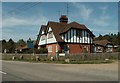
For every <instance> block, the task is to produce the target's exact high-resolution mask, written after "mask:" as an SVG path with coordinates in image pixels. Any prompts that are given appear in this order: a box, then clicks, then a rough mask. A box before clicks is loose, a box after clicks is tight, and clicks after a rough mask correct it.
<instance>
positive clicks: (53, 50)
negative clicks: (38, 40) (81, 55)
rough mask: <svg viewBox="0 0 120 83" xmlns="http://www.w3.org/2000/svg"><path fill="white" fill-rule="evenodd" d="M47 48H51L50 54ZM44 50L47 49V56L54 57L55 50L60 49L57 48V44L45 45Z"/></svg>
mask: <svg viewBox="0 0 120 83" xmlns="http://www.w3.org/2000/svg"><path fill="white" fill-rule="evenodd" d="M56 46H57V48H56ZM49 47H52V51H51V52H49ZM46 48H47V49H48V55H53V56H55V54H56V50H59V49H60V47H59V45H58V44H50V45H46Z"/></svg>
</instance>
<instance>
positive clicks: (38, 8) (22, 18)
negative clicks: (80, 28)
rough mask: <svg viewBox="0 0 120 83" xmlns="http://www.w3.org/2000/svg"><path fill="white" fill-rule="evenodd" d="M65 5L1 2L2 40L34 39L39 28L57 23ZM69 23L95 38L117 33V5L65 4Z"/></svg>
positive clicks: (55, 3) (64, 9)
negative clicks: (49, 22) (78, 25)
mask: <svg viewBox="0 0 120 83" xmlns="http://www.w3.org/2000/svg"><path fill="white" fill-rule="evenodd" d="M66 5H67V3H65V2H28V3H27V2H26V3H25V2H3V3H2V17H3V18H2V39H6V40H8V39H10V38H12V39H13V40H14V41H18V40H19V39H24V40H27V39H29V38H32V39H34V40H35V39H36V38H37V35H38V33H39V29H40V26H41V25H42V24H43V25H45V24H47V22H48V21H55V22H58V21H59V20H58V19H59V17H60V16H59V13H58V11H60V14H63V15H64V14H66V9H67V8H66ZM68 5H69V14H68V18H69V23H70V22H72V21H76V22H78V23H80V24H85V25H86V27H87V28H88V29H90V30H91V31H93V33H94V34H95V35H96V36H98V35H99V34H102V35H104V34H109V33H117V32H118V3H117V2H76V3H75V2H69V3H68Z"/></svg>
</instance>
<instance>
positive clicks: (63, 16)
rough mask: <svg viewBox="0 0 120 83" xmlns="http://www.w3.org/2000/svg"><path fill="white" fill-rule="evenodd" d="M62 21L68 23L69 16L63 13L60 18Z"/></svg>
mask: <svg viewBox="0 0 120 83" xmlns="http://www.w3.org/2000/svg"><path fill="white" fill-rule="evenodd" d="M59 21H60V23H64V24H67V23H68V17H67V16H66V15H61V17H60V18H59Z"/></svg>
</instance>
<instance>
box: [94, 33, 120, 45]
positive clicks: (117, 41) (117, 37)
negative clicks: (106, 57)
mask: <svg viewBox="0 0 120 83" xmlns="http://www.w3.org/2000/svg"><path fill="white" fill-rule="evenodd" d="M104 39H107V40H108V41H110V42H112V43H113V44H114V45H120V32H118V33H117V34H113V33H111V34H106V35H101V34H99V36H98V37H96V38H95V39H94V40H104Z"/></svg>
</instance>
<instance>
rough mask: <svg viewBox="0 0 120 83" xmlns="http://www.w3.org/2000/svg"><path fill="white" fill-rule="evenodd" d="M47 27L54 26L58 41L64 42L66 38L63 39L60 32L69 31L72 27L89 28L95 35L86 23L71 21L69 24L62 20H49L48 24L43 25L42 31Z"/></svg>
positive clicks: (53, 29)
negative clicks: (61, 21)
mask: <svg viewBox="0 0 120 83" xmlns="http://www.w3.org/2000/svg"><path fill="white" fill-rule="evenodd" d="M47 27H51V28H52V31H53V34H54V35H55V38H56V40H57V42H64V40H62V38H61V36H60V34H62V33H64V32H67V31H68V30H69V29H71V28H76V29H82V30H87V31H89V32H90V33H91V34H92V36H93V37H94V34H93V33H92V32H91V31H90V30H89V29H88V28H87V27H86V26H85V25H83V24H79V23H77V22H71V23H69V24H67V23H60V22H52V21H49V22H48V24H47V26H45V25H44V26H43V25H42V26H41V31H42V30H43V31H46V29H47ZM39 35H40V34H39Z"/></svg>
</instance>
